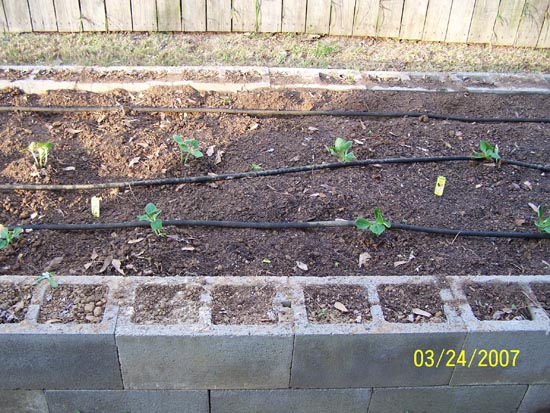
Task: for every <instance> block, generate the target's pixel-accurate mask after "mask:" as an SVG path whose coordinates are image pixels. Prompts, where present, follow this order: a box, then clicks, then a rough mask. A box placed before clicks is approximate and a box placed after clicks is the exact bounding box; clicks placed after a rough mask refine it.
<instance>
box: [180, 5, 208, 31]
mask: <svg viewBox="0 0 550 413" xmlns="http://www.w3.org/2000/svg"><path fill="white" fill-rule="evenodd" d="M181 19H182V21H181V25H182V30H184V31H186V32H205V31H206V0H182V3H181Z"/></svg>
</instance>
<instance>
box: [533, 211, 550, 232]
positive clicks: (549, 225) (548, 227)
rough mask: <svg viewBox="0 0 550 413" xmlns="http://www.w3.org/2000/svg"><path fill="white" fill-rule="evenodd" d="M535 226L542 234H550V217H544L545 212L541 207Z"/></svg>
mask: <svg viewBox="0 0 550 413" xmlns="http://www.w3.org/2000/svg"><path fill="white" fill-rule="evenodd" d="M535 226H536V227H537V228H538V230H539V231H540V232H546V233H547V234H550V215H548V216H547V217H544V211H543V210H542V207H541V206H539V208H538V213H537V220H536V221H535Z"/></svg>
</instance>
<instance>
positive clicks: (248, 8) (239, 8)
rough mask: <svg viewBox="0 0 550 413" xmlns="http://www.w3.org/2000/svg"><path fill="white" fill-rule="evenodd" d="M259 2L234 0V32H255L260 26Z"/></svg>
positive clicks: (255, 0)
mask: <svg viewBox="0 0 550 413" xmlns="http://www.w3.org/2000/svg"><path fill="white" fill-rule="evenodd" d="M257 6H258V3H257V0H233V11H232V14H233V23H232V28H233V31H234V32H253V31H257V30H258V29H259V26H260V22H259V14H258V9H257Z"/></svg>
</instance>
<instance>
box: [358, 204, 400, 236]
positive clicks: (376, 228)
mask: <svg viewBox="0 0 550 413" xmlns="http://www.w3.org/2000/svg"><path fill="white" fill-rule="evenodd" d="M355 226H356V227H357V229H368V230H370V231H371V232H372V233H374V234H376V235H380V234H382V233H383V232H384V231H385V230H386V228H391V224H390V222H389V221H386V220H385V219H384V217H383V216H382V211H380V209H379V208H374V221H369V220H368V219H365V218H361V217H359V218H357V219H356V220H355Z"/></svg>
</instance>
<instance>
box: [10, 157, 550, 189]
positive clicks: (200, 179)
mask: <svg viewBox="0 0 550 413" xmlns="http://www.w3.org/2000/svg"><path fill="white" fill-rule="evenodd" d="M481 160H483V159H481ZM453 161H454V162H456V161H480V159H478V158H475V157H473V156H440V157H423V158H386V159H363V160H356V161H350V162H333V163H326V164H319V165H307V166H295V167H290V168H281V169H268V170H265V171H249V172H237V173H227V174H220V175H203V176H190V177H182V178H160V179H149V180H137V181H124V182H106V183H101V184H0V191H15V190H28V191H81V190H91V189H94V190H96V189H110V188H126V187H137V186H153V185H177V184H186V183H204V182H213V181H228V180H232V179H242V178H256V177H261V176H274V175H284V174H289V173H298V172H312V171H319V170H323V169H338V168H347V167H353V166H367V165H383V164H411V163H428V162H453ZM500 162H501V163H508V164H510V165H517V166H521V167H524V168H530V169H535V170H538V171H542V172H550V166H544V165H537V164H532V163H528V162H522V161H514V160H508V159H501V161H500Z"/></svg>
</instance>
